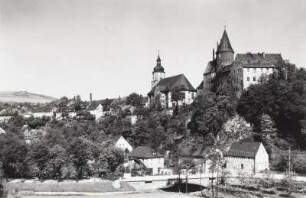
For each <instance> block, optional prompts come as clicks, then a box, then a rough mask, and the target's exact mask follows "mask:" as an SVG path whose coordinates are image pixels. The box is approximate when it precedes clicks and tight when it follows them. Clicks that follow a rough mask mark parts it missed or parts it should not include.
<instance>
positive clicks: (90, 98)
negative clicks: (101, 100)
mask: <svg viewBox="0 0 306 198" xmlns="http://www.w3.org/2000/svg"><path fill="white" fill-rule="evenodd" d="M89 100H90V102H92V93H90V94H89Z"/></svg>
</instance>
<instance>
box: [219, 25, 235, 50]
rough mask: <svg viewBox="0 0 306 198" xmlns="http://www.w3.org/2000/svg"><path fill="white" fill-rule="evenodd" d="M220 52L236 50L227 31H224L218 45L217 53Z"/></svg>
mask: <svg viewBox="0 0 306 198" xmlns="http://www.w3.org/2000/svg"><path fill="white" fill-rule="evenodd" d="M220 52H233V53H234V50H233V48H232V45H231V42H230V40H229V38H228V35H227V32H226V30H224V32H223V35H222V38H221V41H220V44H219V45H218V49H217V53H220Z"/></svg>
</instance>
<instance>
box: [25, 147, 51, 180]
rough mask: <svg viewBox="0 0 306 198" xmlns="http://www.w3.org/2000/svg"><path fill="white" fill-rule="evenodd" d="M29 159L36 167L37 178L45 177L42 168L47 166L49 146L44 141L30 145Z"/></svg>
mask: <svg viewBox="0 0 306 198" xmlns="http://www.w3.org/2000/svg"><path fill="white" fill-rule="evenodd" d="M28 157H29V160H30V163H31V164H33V165H36V167H37V168H38V178H39V179H42V178H43V177H46V175H44V170H45V168H46V167H47V162H48V160H49V148H48V147H47V145H46V144H45V143H44V142H36V143H34V144H33V145H31V147H30V150H29V155H28Z"/></svg>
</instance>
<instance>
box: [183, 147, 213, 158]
mask: <svg viewBox="0 0 306 198" xmlns="http://www.w3.org/2000/svg"><path fill="white" fill-rule="evenodd" d="M210 149H211V147H209V146H204V145H197V146H194V147H184V148H182V149H181V152H180V155H181V156H183V157H192V158H205V157H206V156H207V154H209V151H210Z"/></svg>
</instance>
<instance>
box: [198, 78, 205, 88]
mask: <svg viewBox="0 0 306 198" xmlns="http://www.w3.org/2000/svg"><path fill="white" fill-rule="evenodd" d="M203 87H204V81H203V80H202V81H201V83H200V84H199V86H198V87H197V90H199V89H203Z"/></svg>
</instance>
